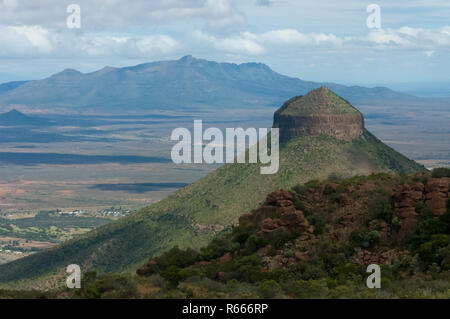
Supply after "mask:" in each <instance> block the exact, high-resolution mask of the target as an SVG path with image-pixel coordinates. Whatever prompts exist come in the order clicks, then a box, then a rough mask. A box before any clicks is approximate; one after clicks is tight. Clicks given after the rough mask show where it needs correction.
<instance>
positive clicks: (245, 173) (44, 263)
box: [0, 132, 423, 284]
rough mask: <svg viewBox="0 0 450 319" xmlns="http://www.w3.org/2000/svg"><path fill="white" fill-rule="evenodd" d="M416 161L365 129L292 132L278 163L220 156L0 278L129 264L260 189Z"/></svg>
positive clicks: (249, 205) (194, 241)
mask: <svg viewBox="0 0 450 319" xmlns="http://www.w3.org/2000/svg"><path fill="white" fill-rule="evenodd" d="M421 169H423V167H422V166H420V165H418V164H416V163H415V162H413V161H410V160H409V159H407V158H406V157H404V156H403V155H401V154H399V153H397V152H395V151H394V150H392V149H391V148H389V147H388V146H386V145H384V144H383V143H381V142H380V141H379V140H378V139H376V138H375V137H374V136H373V135H371V134H370V133H369V132H365V134H364V135H363V136H361V137H360V138H359V139H357V140H355V141H354V142H352V143H349V142H343V141H339V140H336V139H334V138H331V137H329V136H324V135H323V136H319V137H299V138H296V139H294V140H291V141H290V142H289V143H288V144H286V145H285V146H284V147H283V148H282V149H281V151H280V170H279V172H278V173H277V174H274V175H261V174H260V172H259V166H258V165H257V164H233V165H232V164H227V165H224V166H223V167H221V168H219V169H217V170H216V171H214V172H213V173H211V174H209V175H207V176H206V177H204V178H202V179H201V180H199V181H197V182H195V183H193V184H191V185H189V186H187V187H185V188H183V189H181V190H179V191H177V192H176V193H174V194H173V195H171V196H169V197H168V198H166V199H164V200H162V201H160V202H158V203H157V204H155V205H152V206H150V207H148V208H145V209H143V210H141V211H139V212H137V213H135V214H133V215H131V216H129V217H126V218H124V219H122V220H119V221H117V222H113V223H111V224H108V225H106V226H103V227H100V228H98V229H96V230H94V231H92V232H90V233H88V234H86V235H82V236H80V237H77V239H74V240H70V241H68V242H66V243H64V244H62V245H61V246H59V247H57V248H53V249H49V250H47V251H44V252H41V253H38V254H35V255H32V256H29V257H26V258H23V259H21V260H18V261H15V262H12V263H10V264H8V265H3V266H0V283H6V282H11V281H16V280H20V279H26V281H25V282H23V283H24V284H29V280H32V279H33V278H37V277H42V276H46V277H47V276H48V275H49V274H51V273H59V274H63V272H64V269H65V267H66V266H67V265H69V264H72V263H76V264H79V265H80V266H81V267H82V269H83V271H85V270H86V269H88V268H95V269H96V270H97V271H100V272H104V271H116V272H117V271H127V270H135V269H136V268H137V267H138V266H140V265H142V264H143V263H144V262H145V261H146V260H147V259H148V258H149V257H150V256H152V255H155V254H160V253H162V252H163V251H165V250H167V249H169V248H171V247H173V246H174V245H179V246H180V247H200V246H202V245H205V244H206V243H207V242H208V241H209V240H210V239H211V238H212V237H213V235H214V233H213V232H211V231H198V227H195V226H194V225H196V224H201V225H211V224H221V225H229V224H231V223H235V222H236V221H237V218H238V217H239V216H240V215H242V214H244V213H247V212H248V211H249V210H251V209H254V208H256V207H258V206H259V205H260V204H261V202H262V201H263V200H264V199H265V197H266V195H267V194H268V193H270V192H272V191H274V190H276V189H279V188H290V187H292V186H294V185H296V184H299V183H300V184H302V183H305V182H307V181H309V180H311V179H325V178H327V177H328V176H329V175H330V174H332V173H338V174H339V175H340V176H351V175H356V174H368V173H370V172H380V171H390V170H395V171H398V172H403V173H410V172H413V171H417V170H421Z"/></svg>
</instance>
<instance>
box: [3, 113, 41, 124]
mask: <svg viewBox="0 0 450 319" xmlns="http://www.w3.org/2000/svg"><path fill="white" fill-rule="evenodd" d="M48 124H49V122H48V121H47V120H44V119H41V118H39V117H32V116H28V115H25V114H23V113H21V112H19V111H17V110H11V111H9V112H7V113H2V114H0V125H2V126H46V125H48Z"/></svg>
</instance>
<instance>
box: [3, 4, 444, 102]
mask: <svg viewBox="0 0 450 319" xmlns="http://www.w3.org/2000/svg"><path fill="white" fill-rule="evenodd" d="M71 4H76V5H77V6H78V7H79V8H80V15H79V17H80V19H79V22H80V25H79V26H80V27H79V28H76V27H75V28H70V27H69V26H71V27H73V26H74V23H75V26H76V22H77V21H78V20H77V19H76V18H77V15H76V13H77V12H74V11H73V10H69V12H68V7H69V5H71ZM370 5H372V6H370ZM373 5H376V8H379V10H380V11H379V12H380V14H379V16H376V13H377V11H373ZM369 6H370V7H369ZM368 7H369V8H372V9H371V10H369V12H368ZM74 13H75V15H74ZM74 17H75V20H74V19H73V18H74ZM374 17H375V20H374ZM378 17H379V18H380V19H378ZM368 18H369V23H368ZM449 18H450V1H448V0H408V1H406V0H389V1H385V0H383V1H381V0H379V1H377V0H371V1H364V0H339V1H336V0H314V1H310V0H308V1H303V0H236V1H235V0H151V1H148V0H128V1H120V0H68V1H66V0H38V1H37V0H0V82H8V81H15V80H28V79H41V78H45V77H47V76H49V75H51V74H54V73H57V72H59V71H61V70H63V69H66V68H73V69H77V70H80V71H82V72H91V71H94V70H97V69H101V68H103V67H104V66H107V65H108V66H113V67H121V66H129V65H136V64H140V63H146V62H152V61H159V60H172V59H179V58H181V57H182V56H184V55H188V54H191V55H193V56H195V57H198V58H204V59H208V60H214V61H219V62H234V63H243V62H262V63H266V64H267V65H269V66H270V67H271V68H272V69H273V70H275V71H277V72H279V73H282V74H285V75H289V76H294V77H298V78H301V79H304V80H310V81H321V82H337V83H342V84H355V85H366V86H375V85H386V86H389V87H391V88H394V89H395V88H398V89H401V90H403V91H414V90H417V91H419V90H422V91H424V92H425V91H427V90H433V92H434V94H438V95H439V93H441V91H442V92H443V93H445V92H448V91H449V89H448V88H449V87H450V76H449V74H450V19H449ZM68 20H69V24H68ZM378 21H379V24H377V23H375V22H378ZM436 92H437V93H436ZM449 94H450V93H449Z"/></svg>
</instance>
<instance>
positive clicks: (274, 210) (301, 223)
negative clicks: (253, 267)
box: [239, 190, 314, 238]
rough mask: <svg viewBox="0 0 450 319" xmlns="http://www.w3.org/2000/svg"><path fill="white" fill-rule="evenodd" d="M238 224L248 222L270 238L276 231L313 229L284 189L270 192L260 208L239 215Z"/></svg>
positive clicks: (300, 231) (261, 234) (300, 232)
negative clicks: (250, 212)
mask: <svg viewBox="0 0 450 319" xmlns="http://www.w3.org/2000/svg"><path fill="white" fill-rule="evenodd" d="M239 224H241V225H242V224H250V225H251V226H252V227H253V228H254V229H256V231H257V234H258V235H260V236H262V237H264V238H272V237H273V236H274V235H275V234H276V233H278V232H283V233H285V234H291V233H293V232H296V233H298V234H302V233H313V231H314V227H313V226H311V225H310V224H309V223H308V221H307V220H306V218H305V217H304V215H303V212H302V211H300V210H297V209H296V208H295V206H294V202H293V197H292V194H291V193H290V192H288V191H285V190H278V191H276V192H273V193H271V194H270V195H269V196H268V197H267V200H266V202H265V204H264V205H263V206H262V207H261V208H259V209H258V210H256V211H255V212H254V213H252V214H248V215H244V216H242V217H240V218H239Z"/></svg>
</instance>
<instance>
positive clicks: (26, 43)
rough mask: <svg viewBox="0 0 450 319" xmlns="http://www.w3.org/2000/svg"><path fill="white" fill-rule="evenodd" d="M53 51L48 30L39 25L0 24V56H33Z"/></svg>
mask: <svg viewBox="0 0 450 319" xmlns="http://www.w3.org/2000/svg"><path fill="white" fill-rule="evenodd" d="M52 51H53V44H52V39H51V36H50V32H49V30H47V29H45V28H43V27H41V26H8V27H4V26H3V27H1V26H0V56H2V57H12V56H14V57H15V56H34V55H40V54H49V53H51V52H52Z"/></svg>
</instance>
